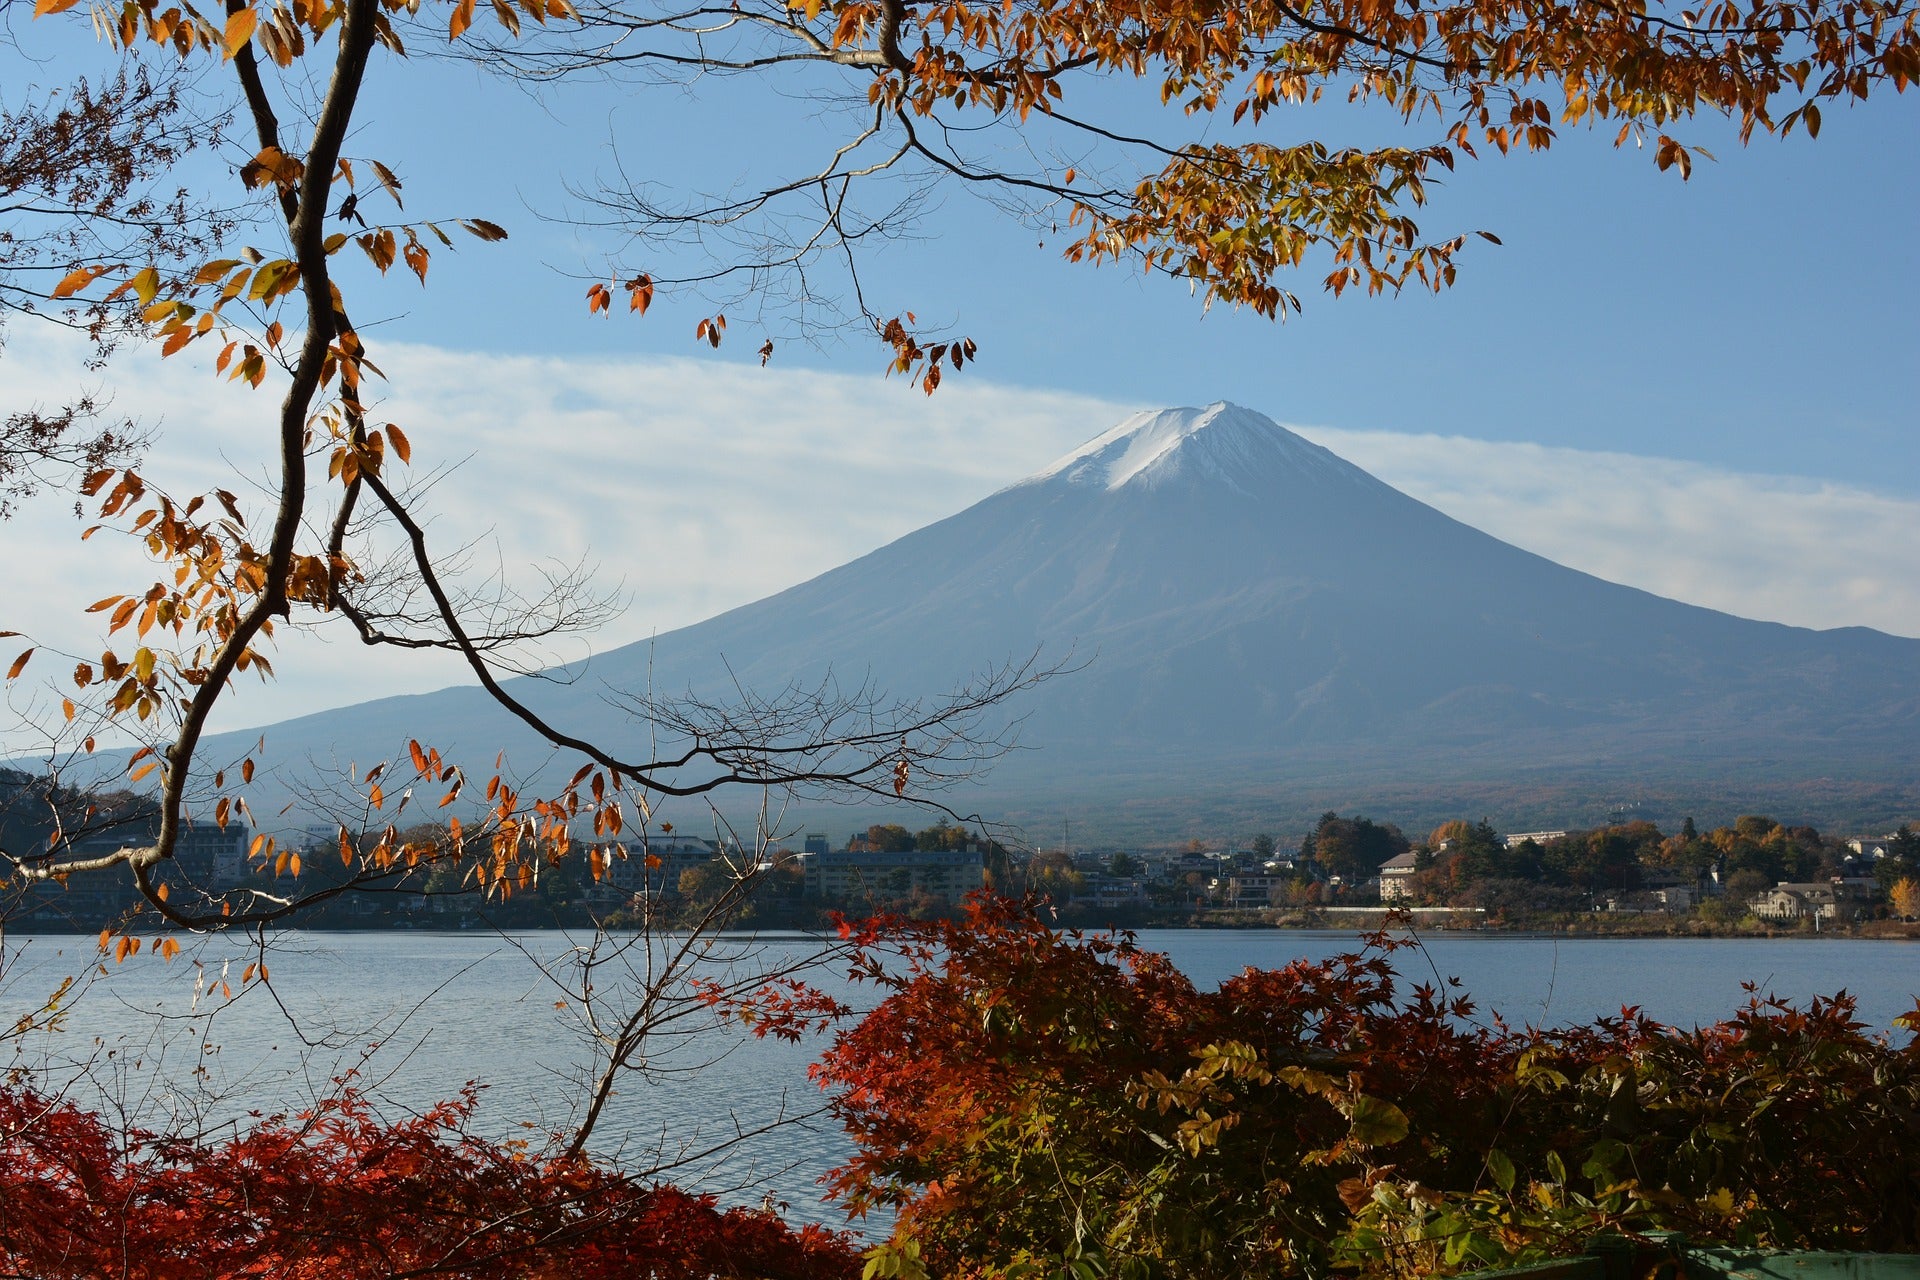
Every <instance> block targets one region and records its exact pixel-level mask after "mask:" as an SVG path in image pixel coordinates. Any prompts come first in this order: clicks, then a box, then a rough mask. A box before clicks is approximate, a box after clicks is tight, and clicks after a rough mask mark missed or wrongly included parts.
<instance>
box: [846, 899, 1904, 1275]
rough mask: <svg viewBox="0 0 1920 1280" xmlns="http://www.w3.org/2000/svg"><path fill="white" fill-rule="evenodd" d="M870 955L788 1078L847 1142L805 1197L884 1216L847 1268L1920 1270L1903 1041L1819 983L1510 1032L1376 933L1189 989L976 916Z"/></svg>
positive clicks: (1146, 969) (1003, 911)
mask: <svg viewBox="0 0 1920 1280" xmlns="http://www.w3.org/2000/svg"><path fill="white" fill-rule="evenodd" d="M872 943H873V946H874V950H873V951H872V952H871V954H870V955H869V957H868V960H867V963H865V964H864V965H863V966H862V967H861V970H860V972H861V974H862V976H863V977H865V978H866V979H868V980H869V981H872V982H875V983H877V984H879V986H880V988H881V990H883V991H884V992H885V998H884V999H883V1000H882V1001H881V1002H880V1004H879V1005H878V1006H877V1007H876V1008H875V1009H874V1010H873V1012H872V1013H871V1014H870V1015H868V1016H867V1017H865V1018H864V1020H862V1021H860V1022H859V1023H858V1024H857V1025H854V1026H852V1027H850V1028H848V1029H846V1030H845V1031H843V1032H842V1033H841V1034H840V1035H839V1037H838V1038H837V1040H836V1042H835V1043H834V1045H833V1047H832V1048H831V1049H830V1050H829V1051H828V1052H827V1053H826V1054H825V1055H824V1057H823V1058H822V1060H821V1062H820V1063H819V1065H818V1066H817V1067H816V1069H815V1070H816V1074H817V1076H818V1078H819V1080H820V1082H821V1083H822V1084H823V1085H824V1086H825V1087H826V1088H828V1089H829V1090H831V1091H832V1094H833V1098H834V1106H835V1109H836V1110H837V1112H838V1113H839V1115H840V1116H841V1118H842V1119H843V1121H844V1122H845V1124H846V1127H847V1130H848V1132H849V1133H850V1134H851V1136H852V1137H853V1139H854V1141H855V1143H856V1146H857V1150H856V1153H855V1154H854V1156H853V1157H852V1159H851V1160H849V1161H848V1163H847V1164H846V1165H845V1166H844V1167H842V1168H841V1169H840V1170H838V1171H837V1172H836V1173H835V1174H834V1175H833V1176H832V1180H831V1186H832V1190H833V1192H834V1194H835V1195H837V1196H838V1197H839V1198H840V1199H841V1200H842V1201H843V1202H844V1204H845V1206H846V1207H847V1209H849V1210H850V1211H851V1212H853V1213H856V1214H859V1213H863V1212H865V1211H868V1210H873V1209H883V1210H890V1211H894V1212H895V1213H897V1215H898V1216H897V1219H896V1228H895V1230H894V1233H893V1235H892V1237H891V1239H890V1240H889V1241H888V1242H887V1244H886V1245H885V1246H883V1247H882V1248H881V1249H879V1250H878V1251H876V1252H875V1253H874V1254H873V1255H872V1256H871V1258H870V1263H869V1274H879V1275H938V1276H949V1275H951V1276H962V1275H965V1276H1061V1277H1074V1276H1077V1277H1092V1276H1104V1275H1115V1276H1137V1277H1150V1276H1152V1277H1159V1276H1165V1277H1186V1276H1192V1277H1201V1276H1222V1275H1249V1276H1258V1275H1272V1276H1290V1275H1321V1274H1326V1273H1328V1272H1329V1271H1333V1270H1338V1271H1344V1272H1351V1273H1356V1274H1361V1275H1380V1276H1414V1275H1432V1274H1444V1273H1448V1272H1453V1271H1461V1270H1471V1269H1481V1268H1488V1267H1499V1266H1505V1265H1513V1264H1520V1263H1525V1262H1529V1261H1535V1260H1540V1259H1544V1258H1547V1257H1553V1256H1561V1255H1567V1254H1572V1253H1578V1252H1580V1251H1581V1250H1582V1248H1583V1247H1584V1245H1585V1243H1586V1242H1587V1240H1588V1239H1589V1238H1591V1237H1592V1236H1593V1235H1595V1234H1596V1233H1599V1232H1602V1231H1619V1232H1625V1233H1635V1232H1644V1231H1648V1230H1652V1229H1675V1230H1679V1231H1681V1232H1684V1233H1685V1234H1686V1235H1687V1236H1688V1237H1689V1238H1692V1239H1695V1240H1699V1241H1719V1242H1728V1243H1734V1244H1739V1245H1753V1246H1775V1247H1790V1248H1833V1249H1855V1250H1874V1251H1895V1252H1913V1251H1920V1047H1917V1046H1916V1044H1915V1042H1914V1041H1913V1039H1912V1038H1911V1037H1909V1038H1908V1041H1907V1043H1906V1044H1905V1045H1904V1046H1900V1047H1896V1046H1895V1045H1894V1044H1892V1043H1891V1042H1890V1041H1889V1040H1887V1039H1886V1038H1883V1037H1875V1036H1872V1035H1870V1034H1868V1033H1867V1031H1866V1030H1865V1028H1864V1027H1863V1025H1862V1024H1861V1023H1859V1022H1858V1021H1856V1020H1855V1019H1854V1017H1853V1006H1852V1004H1851V1002H1850V1001H1849V1000H1848V999H1847V998H1846V997H1845V996H1844V995H1842V996H1838V997H1835V998H1833V999H1831V1000H1814V1001H1812V1002H1811V1003H1810V1004H1808V1005H1807V1006H1806V1007H1804V1008H1801V1007H1795V1006H1793V1005H1790V1004H1787V1003H1784V1002H1781V1001H1777V1000H1773V999H1768V998H1762V997H1760V996H1756V997H1755V998H1754V999H1753V1000H1752V1001H1751V1002H1750V1003H1749V1004H1748V1005H1747V1006H1746V1007H1745V1008H1743V1009H1741V1010H1739V1011H1738V1012H1737V1013H1735V1014H1734V1016H1733V1017H1732V1018H1730V1019H1729V1020H1727V1021H1725V1022H1722V1023H1719V1024H1717V1025H1714V1026H1710V1027H1705V1028H1702V1029H1698V1030H1693V1031H1681V1030H1678V1029H1675V1028H1672V1027H1666V1026H1662V1025H1660V1024H1658V1023H1655V1022H1652V1021H1649V1020H1648V1019H1646V1018H1644V1017H1642V1016H1640V1015H1639V1014H1638V1013H1637V1012H1636V1011H1634V1010H1632V1009H1624V1010H1622V1012H1621V1014H1620V1015H1619V1016H1618V1017H1615V1018H1605V1019H1601V1020H1598V1021H1596V1022H1594V1023H1593V1024H1591V1025H1587V1026H1577V1027H1571V1028H1567V1029H1562V1030H1555V1031H1536V1030H1520V1029H1514V1028H1511V1027H1508V1026H1506V1025H1505V1024H1503V1023H1502V1022H1500V1021H1499V1020H1498V1019H1493V1020H1487V1019H1484V1018H1482V1017H1481V1016H1479V1014H1478V1012H1477V1011H1476V1010H1475V1008H1474V1006H1473V1004H1472V1003H1471V1001H1470V1000H1469V999H1467V998H1466V997H1465V996H1464V995H1460V994H1458V993H1453V992H1448V991H1445V990H1443V989H1442V988H1440V987H1438V986H1435V985H1430V984H1422V985H1418V986H1415V987H1413V988H1412V989H1411V991H1404V988H1403V985H1402V984H1401V982H1400V980H1399V979H1398V978H1397V977H1396V975H1395V971H1394V963H1393V961H1394V953H1395V952H1396V951H1397V950H1400V949H1401V948H1404V947H1407V946H1409V945H1411V944H1409V943H1407V942H1406V941H1404V940H1401V939H1397V938H1396V937H1393V936H1390V935H1387V934H1375V935H1371V936H1369V937H1367V938H1366V939H1365V940H1364V946H1363V947H1362V948H1361V949H1360V950H1358V951H1356V952H1354V953H1352V954H1348V955H1343V956H1338V957H1336V958H1334V959H1331V960H1326V961H1318V962H1314V961H1305V960H1302V961H1297V962H1295V963H1293V964H1291V965H1289V966H1287V967H1286V968H1284V969H1281V970H1277V971H1261V970H1255V969H1248V970H1246V971H1245V972H1243V973H1241V974H1240V975H1239V976H1237V977H1234V978H1232V979H1230V980H1228V981H1227V982H1225V983H1223V984H1222V985H1221V986H1220V988H1219V989H1218V990H1216V991H1202V990H1199V989H1197V988H1196V987H1195V986H1194V985H1193V984H1192V983H1191V982H1190V981H1188V980H1187V979H1186V978H1185V977H1183V976H1182V975H1181V974H1180V973H1179V972H1178V971H1177V970H1176V969H1175V968H1174V967H1173V965H1172V964H1171V962H1170V961H1169V960H1168V959H1167V958H1166V957H1165V956H1162V955H1159V954H1156V953H1154V952H1151V951H1146V950H1142V949H1140V948H1138V947H1136V946H1135V945H1133V943H1132V942H1131V941H1130V940H1129V939H1128V938H1127V937H1126V936H1125V935H1118V936H1111V935H1083V934H1080V933H1062V932H1059V931H1056V930H1055V929H1053V928H1051V927H1049V926H1048V925H1047V924H1046V923H1045V922H1044V921H1042V920H1041V919H1040V918H1038V916H1037V915H1036V914H1035V913H1034V911H1033V910H1032V909H1031V907H1030V906H1027V905H1022V904H1016V903H1011V902H1007V901H1004V900H1002V901H990V900H977V901H975V902H974V903H973V904H972V907H971V912H970V915H969V917H968V918H967V919H966V920H964V921H962V922H958V923H929V924H916V925H911V926H901V927H899V928H898V929H896V930H895V931H893V932H891V933H889V934H887V935H885V938H884V939H883V938H882V936H881V935H878V934H876V935H874V936H873V938H872ZM895 948H900V950H899V951H898V952H896V951H895V950H894V949H895ZM1900 1024H1901V1026H1902V1027H1904V1028H1905V1029H1906V1030H1907V1031H1912V1030H1915V1029H1920V1009H1916V1011H1915V1012H1914V1013H1912V1014H1909V1015H1906V1016H1905V1017H1903V1018H1902V1019H1901V1020H1900Z"/></svg>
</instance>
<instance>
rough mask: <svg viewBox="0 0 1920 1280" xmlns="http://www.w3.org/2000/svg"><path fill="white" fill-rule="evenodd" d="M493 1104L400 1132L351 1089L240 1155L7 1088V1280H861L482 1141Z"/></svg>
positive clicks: (774, 1236) (274, 1122)
mask: <svg viewBox="0 0 1920 1280" xmlns="http://www.w3.org/2000/svg"><path fill="white" fill-rule="evenodd" d="M474 1101H475V1094H474V1092H473V1091H472V1090H471V1089H469V1090H468V1091H466V1092H465V1093H464V1094H463V1095H462V1096H461V1097H460V1098H459V1099H458V1100H456V1101H454V1102H450V1103H446V1104H443V1105H441V1106H439V1107H436V1108H433V1109H431V1110H429V1111H427V1112H426V1113H425V1114H423V1115H420V1116H417V1117H409V1118H407V1119H404V1120H400V1121H398V1122H388V1121H385V1120H382V1119H381V1118H380V1117H379V1116H378V1115H377V1114H376V1113H374V1112H373V1111H372V1110H371V1109H370V1108H369V1107H368V1105H367V1103H366V1100H365V1099H364V1098H362V1097H361V1096H360V1095H359V1094H357V1093H356V1092H354V1091H353V1090H352V1089H351V1088H350V1087H347V1088H342V1089H341V1090H340V1091H339V1092H338V1094H337V1095H336V1096H335V1097H334V1098H332V1099H331V1100H329V1101H327V1102H325V1103H323V1104H322V1105H320V1106H319V1107H318V1108H316V1109H314V1110H312V1111H308V1112H305V1113H302V1114H300V1115H297V1116H278V1117H272V1118H268V1119H264V1120H261V1121H259V1122H257V1123H256V1124H255V1125H254V1126H253V1127H252V1128H251V1129H249V1130H248V1131H246V1132H244V1133H241V1134H239V1135H237V1136H234V1137H232V1138H229V1139H226V1140H221V1141H203V1140H194V1139H188V1138H180V1137H161V1136H156V1135H152V1134H145V1133H138V1132H135V1133H131V1134H123V1133H120V1132H117V1131H116V1130H114V1129H112V1128H110V1127H109V1126H107V1125H105V1124H103V1123H102V1121H101V1119H100V1117H99V1116H97V1115H94V1114H90V1113H88V1112H84V1111H81V1110H79V1109H78V1108H76V1107H74V1106H73V1105H71V1104H69V1103H67V1102H64V1101H62V1100H60V1099H57V1098H48V1097H45V1096H43V1095H40V1094H37V1093H35V1092H33V1091H32V1090H31V1089H24V1088H20V1087H18V1086H14V1085H6V1086H0V1205H5V1206H6V1208H5V1211H4V1212H0V1274H6V1275H13V1276H32V1277H35V1278H36V1280H65V1278H67V1277H73V1278H74V1280H80V1278H83V1277H84V1278H87V1280H91V1278H93V1277H98V1276H107V1275H115V1276H125V1277H128V1280H170V1278H174V1277H178V1278H179V1280H188V1278H193V1280H198V1278H199V1277H205V1276H242V1275H245V1276H252V1275H261V1276H290V1277H299V1276H310V1277H315V1278H316V1280H318V1278H322V1277H324V1280H352V1278H353V1277H368V1278H373V1277H378V1278H379V1280H392V1278H394V1277H402V1276H429V1275H437V1276H455V1277H461V1278H462V1280H491V1278H493V1277H500V1278H501V1280H506V1278H508V1277H513V1278H515V1280H519V1278H523V1277H547V1276H551V1277H565V1278H566V1280H595V1278H597V1277H607V1278H612V1277H620V1278H622V1280H706V1278H709V1277H712V1278H721V1277H726V1278H737V1280H762V1278H764V1280H842V1278H850V1277H852V1276H854V1275H856V1274H858V1272H859V1269H860V1263H859V1259H858V1257H857V1255H856V1254H855V1253H854V1252H853V1251H852V1248H851V1246H850V1244H849V1242H848V1240H847V1238H846V1237H845V1236H844V1235H842V1234H839V1233H835V1232H830V1231H825V1230H822V1229H821V1228H818V1227H802V1228H800V1229H798V1230H796V1229H793V1228H790V1227H788V1226H787V1225H786V1224H785V1223H783V1222H782V1221H781V1220H780V1219H779V1218H778V1217H776V1216H775V1215H774V1214H773V1213H771V1212H768V1211H764V1210H746V1209H727V1210H722V1209H720V1208H718V1207H716V1205H715V1204H714V1202H713V1199H712V1197H709V1196H700V1195H693V1194H689V1193H688V1192H685V1191H681V1190H678V1189H676V1188H673V1187H669V1186H659V1185H653V1184H651V1183H648V1182H646V1181H644V1180H642V1179H637V1178H632V1177H628V1176H624V1175H622V1174H620V1173H618V1172H615V1171H611V1170H608V1169H606V1168H603V1167H598V1166H595V1165H593V1164H590V1163H587V1162H585V1161H579V1160H542V1159H536V1158H533V1157H530V1156H529V1155H527V1154H526V1152H525V1151H523V1150H521V1149H519V1148H517V1147H515V1146H513V1145H500V1144H496V1143H492V1142H488V1141H486V1140H484V1139H482V1138H478V1137H475V1136H474V1135H473V1134H471V1133H469V1132H467V1130H466V1122H467V1120H468V1118H469V1117H470V1115H471V1113H472V1110H473V1105H474Z"/></svg>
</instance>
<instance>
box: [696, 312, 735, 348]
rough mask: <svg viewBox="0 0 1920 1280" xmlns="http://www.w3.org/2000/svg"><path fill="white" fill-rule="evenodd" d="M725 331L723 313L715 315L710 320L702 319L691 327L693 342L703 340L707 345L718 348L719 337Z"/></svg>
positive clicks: (725, 324)
mask: <svg viewBox="0 0 1920 1280" xmlns="http://www.w3.org/2000/svg"><path fill="white" fill-rule="evenodd" d="M726 331H727V317H726V316H725V315H717V316H715V317H713V319H711V320H702V321H701V322H700V323H699V324H697V325H695V326H694V327H693V340H694V341H695V342H705V343H706V344H707V345H708V346H710V347H713V348H715V349H718V348H719V346H720V338H721V336H722V335H723V334H725V333H726Z"/></svg>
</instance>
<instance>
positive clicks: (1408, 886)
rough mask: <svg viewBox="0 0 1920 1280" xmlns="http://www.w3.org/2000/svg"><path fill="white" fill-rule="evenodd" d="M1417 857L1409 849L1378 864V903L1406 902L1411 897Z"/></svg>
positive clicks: (1416, 868)
mask: <svg viewBox="0 0 1920 1280" xmlns="http://www.w3.org/2000/svg"><path fill="white" fill-rule="evenodd" d="M1416 861H1417V855H1416V854H1415V853H1414V852H1413V850H1411V849H1409V850H1407V851H1406V852H1405V853H1399V854H1395V855H1394V856H1393V857H1391V858H1388V859H1387V860H1386V861H1385V862H1383V863H1381V864H1380V901H1382V902H1406V901H1408V900H1409V899H1411V898H1412V897H1413V873H1414V872H1415V871H1416V870H1418V867H1417V866H1416V865H1415V864H1416Z"/></svg>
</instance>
